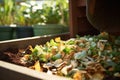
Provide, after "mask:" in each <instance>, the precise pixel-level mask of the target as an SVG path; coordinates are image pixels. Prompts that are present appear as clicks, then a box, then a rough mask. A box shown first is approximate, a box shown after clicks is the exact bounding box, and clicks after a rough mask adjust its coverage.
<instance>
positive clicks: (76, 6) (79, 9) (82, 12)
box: [0, 0, 99, 80]
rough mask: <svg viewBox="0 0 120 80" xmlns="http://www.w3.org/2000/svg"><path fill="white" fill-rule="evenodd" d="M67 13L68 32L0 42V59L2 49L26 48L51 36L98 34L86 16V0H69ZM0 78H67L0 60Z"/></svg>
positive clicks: (27, 79) (17, 79)
mask: <svg viewBox="0 0 120 80" xmlns="http://www.w3.org/2000/svg"><path fill="white" fill-rule="evenodd" d="M69 15H70V21H69V22H70V33H66V34H60V35H54V36H42V37H39V36H38V37H29V38H23V39H15V40H8V41H1V42H0V59H1V58H2V53H1V52H2V51H4V50H5V49H7V48H9V47H11V48H26V47H27V46H28V45H32V46H35V45H36V44H44V43H46V42H47V41H49V40H50V39H52V38H55V37H57V36H59V37H61V38H62V40H67V39H69V38H72V37H75V36H76V34H78V35H82V36H83V35H95V34H99V31H98V30H96V29H95V28H93V26H92V25H91V24H90V23H89V22H88V20H87V17H86V0H69ZM0 73H1V74H0V80H8V79H10V80H40V79H44V80H67V78H64V77H60V76H55V75H48V74H46V73H42V72H36V71H34V70H31V69H28V68H25V67H22V66H18V65H15V64H11V63H8V62H5V61H2V60H0Z"/></svg>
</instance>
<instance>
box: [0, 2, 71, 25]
mask: <svg viewBox="0 0 120 80" xmlns="http://www.w3.org/2000/svg"><path fill="white" fill-rule="evenodd" d="M25 3H26V4H28V5H30V6H26V5H21V4H20V3H18V2H16V1H15V0H4V3H2V4H0V16H1V17H0V25H11V24H16V25H22V26H29V25H36V24H62V25H68V18H69V16H68V15H69V14H68V1H67V0H50V1H49V3H48V2H45V3H44V4H43V5H42V9H37V10H35V11H34V6H36V5H37V4H35V5H31V4H29V1H25ZM27 10H29V11H27Z"/></svg>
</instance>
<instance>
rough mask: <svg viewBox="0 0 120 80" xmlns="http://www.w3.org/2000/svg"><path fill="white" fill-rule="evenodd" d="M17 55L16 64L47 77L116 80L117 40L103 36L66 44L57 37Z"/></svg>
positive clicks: (119, 68) (119, 74)
mask: <svg viewBox="0 0 120 80" xmlns="http://www.w3.org/2000/svg"><path fill="white" fill-rule="evenodd" d="M18 54H19V55H18ZM18 54H17V61H18V60H19V61H18V63H19V64H22V65H24V66H26V67H28V68H31V69H34V70H37V71H40V72H46V73H47V74H54V75H59V76H65V77H70V78H73V79H74V80H120V37H113V36H110V35H109V34H108V33H105V32H103V33H101V34H99V35H95V36H90V35H88V36H82V37H80V36H76V38H71V39H69V40H66V41H63V40H61V39H60V37H57V38H55V39H51V40H50V41H49V42H46V44H44V45H36V46H35V47H32V46H31V45H30V46H28V47H27V48H26V49H25V50H19V51H18ZM18 56H19V58H18ZM14 58H16V57H14ZM13 61H14V60H13ZM15 63H16V60H15Z"/></svg>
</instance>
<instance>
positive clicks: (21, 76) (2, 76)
mask: <svg viewBox="0 0 120 80" xmlns="http://www.w3.org/2000/svg"><path fill="white" fill-rule="evenodd" d="M55 37H61V39H63V40H66V39H68V38H69V33H64V34H60V35H52V36H50V35H49V36H42V37H40V36H37V37H29V38H22V39H15V40H6V41H1V42H0V80H8V79H9V80H41V79H42V80H43V79H44V80H67V78H64V77H60V76H55V75H48V74H46V73H43V72H37V71H35V70H32V69H28V68H26V67H23V66H19V65H15V64H12V63H8V62H5V61H3V60H2V58H3V55H2V54H3V53H2V52H3V51H4V50H6V49H8V48H23V49H25V48H26V47H27V46H28V45H32V46H35V45H36V44H44V43H46V42H47V41H49V40H50V39H54V38H55Z"/></svg>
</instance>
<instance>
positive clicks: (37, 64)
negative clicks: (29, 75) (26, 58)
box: [34, 61, 42, 72]
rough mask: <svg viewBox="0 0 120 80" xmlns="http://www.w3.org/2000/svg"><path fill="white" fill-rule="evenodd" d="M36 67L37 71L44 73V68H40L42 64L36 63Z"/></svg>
mask: <svg viewBox="0 0 120 80" xmlns="http://www.w3.org/2000/svg"><path fill="white" fill-rule="evenodd" d="M34 67H35V70H36V71H40V72H41V71H42V68H41V66H40V62H39V61H37V62H36V63H35V65H34Z"/></svg>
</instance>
